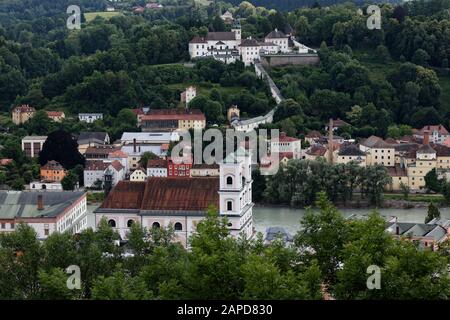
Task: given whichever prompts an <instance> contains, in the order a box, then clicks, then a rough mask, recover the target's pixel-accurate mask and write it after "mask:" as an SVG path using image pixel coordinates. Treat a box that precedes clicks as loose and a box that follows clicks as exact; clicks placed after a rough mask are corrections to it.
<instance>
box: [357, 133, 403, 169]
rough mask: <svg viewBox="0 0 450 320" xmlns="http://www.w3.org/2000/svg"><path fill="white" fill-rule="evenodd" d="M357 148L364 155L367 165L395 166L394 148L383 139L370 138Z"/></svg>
mask: <svg viewBox="0 0 450 320" xmlns="http://www.w3.org/2000/svg"><path fill="white" fill-rule="evenodd" d="M359 148H360V149H361V151H363V152H365V153H366V164H367V165H377V164H380V165H382V166H385V167H393V166H395V148H394V146H393V145H391V144H389V143H387V142H385V141H383V139H381V138H379V137H376V136H371V137H369V138H367V139H366V140H364V141H363V142H361V144H360V146H359Z"/></svg>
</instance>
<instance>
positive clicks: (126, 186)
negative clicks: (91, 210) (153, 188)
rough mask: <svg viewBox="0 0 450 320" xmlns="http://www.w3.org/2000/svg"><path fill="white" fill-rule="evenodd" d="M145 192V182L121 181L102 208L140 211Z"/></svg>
mask: <svg viewBox="0 0 450 320" xmlns="http://www.w3.org/2000/svg"><path fill="white" fill-rule="evenodd" d="M144 190H145V182H134V181H119V182H118V183H117V185H116V186H115V187H114V189H113V190H111V192H110V193H109V194H108V196H107V197H106V199H105V201H103V203H102V205H101V206H100V208H110V209H139V208H140V207H141V203H142V198H143V197H144Z"/></svg>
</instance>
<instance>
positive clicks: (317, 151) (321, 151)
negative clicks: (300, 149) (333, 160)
mask: <svg viewBox="0 0 450 320" xmlns="http://www.w3.org/2000/svg"><path fill="white" fill-rule="evenodd" d="M326 152H327V148H325V147H323V146H312V147H311V148H310V149H309V150H308V151H306V153H307V154H309V155H312V156H316V157H319V156H323V155H325V153H326Z"/></svg>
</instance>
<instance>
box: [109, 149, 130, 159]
mask: <svg viewBox="0 0 450 320" xmlns="http://www.w3.org/2000/svg"><path fill="white" fill-rule="evenodd" d="M109 157H110V158H128V155H127V154H126V153H125V152H124V151H122V150H116V151H113V152H111V153H110V154H109Z"/></svg>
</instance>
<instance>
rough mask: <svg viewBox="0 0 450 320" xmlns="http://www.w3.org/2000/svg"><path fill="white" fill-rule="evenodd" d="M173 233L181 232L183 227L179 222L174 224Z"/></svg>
mask: <svg viewBox="0 0 450 320" xmlns="http://www.w3.org/2000/svg"><path fill="white" fill-rule="evenodd" d="M174 228H175V231H181V230H183V225H182V224H181V223H180V222H177V223H175V226H174Z"/></svg>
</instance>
